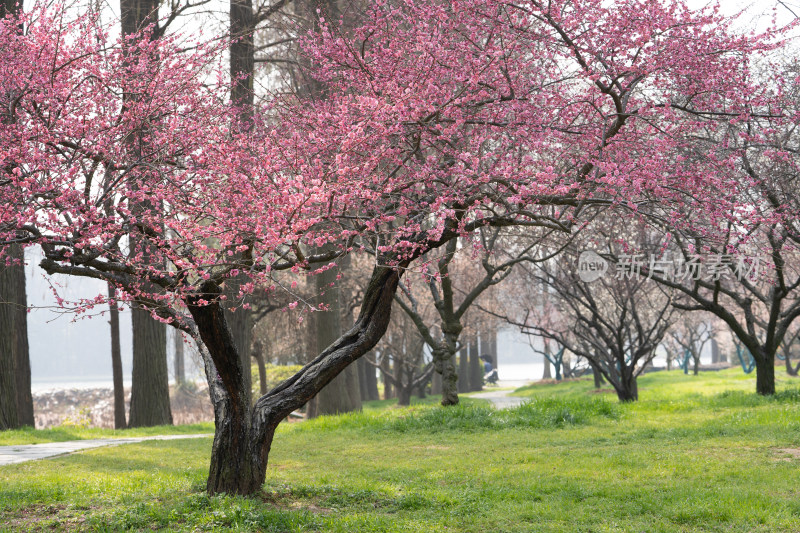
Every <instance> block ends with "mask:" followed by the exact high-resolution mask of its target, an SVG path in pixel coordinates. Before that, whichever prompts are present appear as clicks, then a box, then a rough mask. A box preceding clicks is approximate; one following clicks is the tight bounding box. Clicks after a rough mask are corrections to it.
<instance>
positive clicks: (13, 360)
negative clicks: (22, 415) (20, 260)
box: [0, 257, 20, 430]
mask: <svg viewBox="0 0 800 533" xmlns="http://www.w3.org/2000/svg"><path fill="white" fill-rule="evenodd" d="M12 267H13V265H8V266H7V265H6V264H5V257H3V258H2V259H0V430H3V429H14V428H17V427H19V426H20V424H19V417H18V415H17V346H16V345H17V343H16V339H15V338H14V337H15V334H16V317H17V313H16V311H15V309H14V303H13V302H14V301H15V300H16V298H15V297H14V294H13V293H14V279H15V277H16V276H15V275H14V273H13V268H12Z"/></svg>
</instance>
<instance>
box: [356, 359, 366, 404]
mask: <svg viewBox="0 0 800 533" xmlns="http://www.w3.org/2000/svg"><path fill="white" fill-rule="evenodd" d="M367 365H369V363H367V361H366V360H365V359H364V358H363V357H362V358H360V359H359V360H358V361H357V362H356V368H358V393H359V396H361V401H362V402H366V401H369V391H368V390H367Z"/></svg>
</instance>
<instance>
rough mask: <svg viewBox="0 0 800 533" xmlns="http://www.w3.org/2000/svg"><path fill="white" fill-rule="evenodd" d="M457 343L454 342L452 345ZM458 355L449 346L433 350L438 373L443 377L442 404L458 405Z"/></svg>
mask: <svg viewBox="0 0 800 533" xmlns="http://www.w3.org/2000/svg"><path fill="white" fill-rule="evenodd" d="M454 345H455V344H454V343H453V344H452V346H454ZM455 361H456V356H455V354H454V353H452V352H448V351H447V348H445V347H442V348H437V349H434V351H433V364H434V367H435V369H436V373H437V374H438V375H439V376H440V377H441V389H442V390H441V394H442V405H444V406H448V405H458V373H457V372H456V364H455Z"/></svg>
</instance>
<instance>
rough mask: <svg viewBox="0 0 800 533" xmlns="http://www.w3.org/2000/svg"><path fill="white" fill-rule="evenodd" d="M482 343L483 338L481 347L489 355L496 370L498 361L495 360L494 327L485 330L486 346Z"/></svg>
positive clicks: (495, 337)
mask: <svg viewBox="0 0 800 533" xmlns="http://www.w3.org/2000/svg"><path fill="white" fill-rule="evenodd" d="M483 344H484V343H483V338H481V349H482V350H483V352H484V353H485V354H488V355H489V356H491V358H492V365H493V366H494V369H495V370H498V369H499V368H500V362H499V361H498V360H497V330H496V329H495V328H493V327H492V328H490V329H489V331H487V332H486V348H484V347H483ZM498 372H499V370H498Z"/></svg>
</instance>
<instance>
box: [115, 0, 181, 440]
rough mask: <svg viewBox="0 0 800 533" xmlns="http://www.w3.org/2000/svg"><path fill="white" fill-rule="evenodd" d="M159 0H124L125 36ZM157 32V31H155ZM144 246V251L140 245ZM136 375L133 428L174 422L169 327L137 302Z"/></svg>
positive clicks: (145, 206)
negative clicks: (170, 387) (170, 390)
mask: <svg viewBox="0 0 800 533" xmlns="http://www.w3.org/2000/svg"><path fill="white" fill-rule="evenodd" d="M158 4H159V2H158V0H120V13H121V15H122V16H121V19H122V20H121V22H122V34H123V36H129V35H134V34H136V33H138V32H139V31H140V30H142V29H144V28H145V27H147V26H148V25H149V24H151V23H152V24H157V22H158ZM155 34H157V31H156V32H155ZM124 98H125V99H147V98H148V95H147V94H135V95H130V94H126V95H124ZM131 133H132V135H131V138H130V140H129V141H128V142H129V143H130V147H129V149H130V150H131V151H132V152H133V155H134V157H136V154H137V153H138V152H139V151H141V150H143V149H145V147H144V145H145V144H146V141H144V137H145V135H146V132H144V131H134V132H131ZM131 209H132V211H134V212H135V213H145V212H148V211H157V210H159V209H161V206H159V205H153V204H151V203H149V202H143V203H141V204H138V205H134V206H132V208H131ZM142 247H144V249H142V250H140V248H142ZM146 247H147V244H146V242H145V241H144V240H143V239H140V238H139V237H136V236H131V250H132V251H131V253H142V254H143V258H144V260H145V261H146V260H147V256H148V251H147V249H146ZM131 323H132V326H133V375H132V377H131V412H130V417H129V421H128V425H129V426H130V427H141V426H156V425H164V424H172V412H171V410H170V404H169V373H168V371H167V330H166V326H165V325H164V324H162V323H161V322H158V321H156V320H154V319H153V318H152V317H151V316H150V312H149V311H147V310H146V309H143V308H141V307H139V306H138V305H135V304H134V305H133V306H132V309H131Z"/></svg>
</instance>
